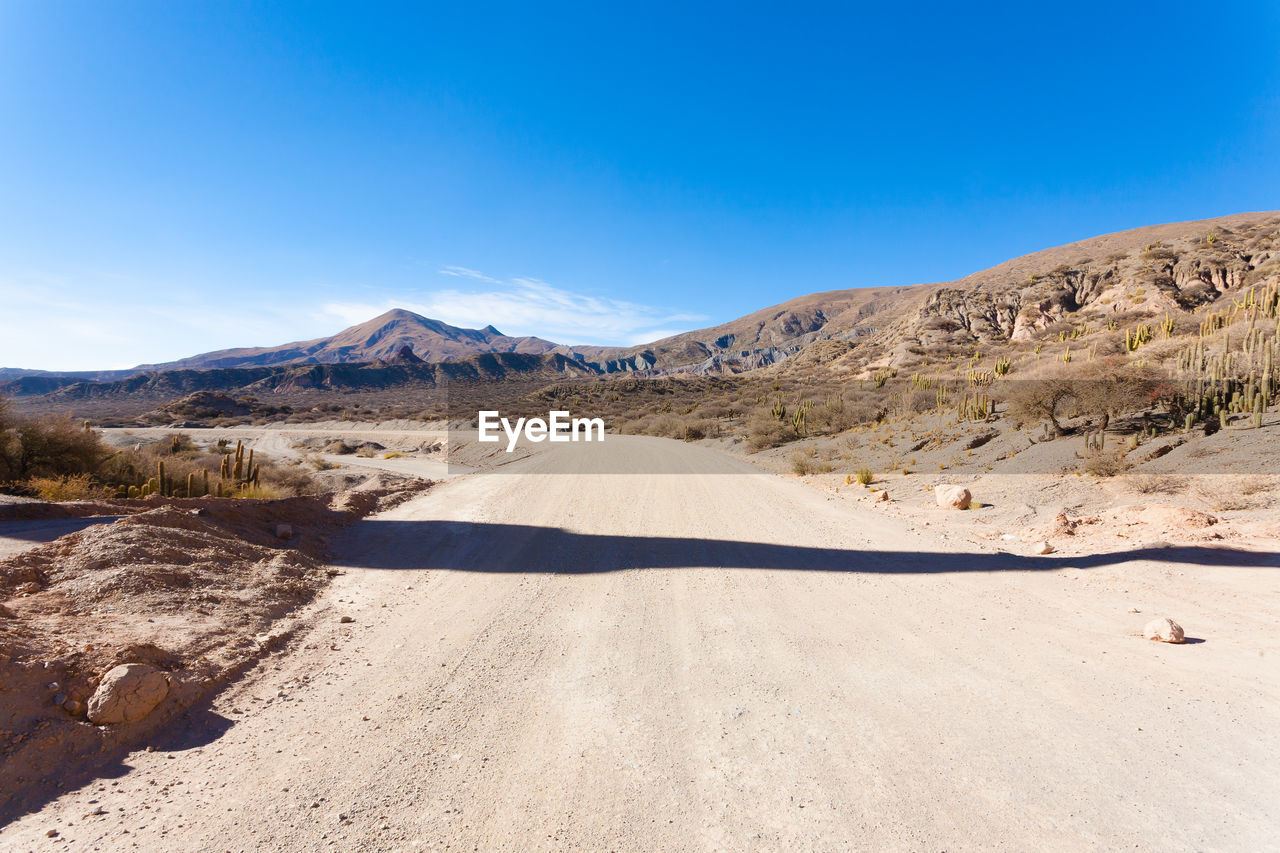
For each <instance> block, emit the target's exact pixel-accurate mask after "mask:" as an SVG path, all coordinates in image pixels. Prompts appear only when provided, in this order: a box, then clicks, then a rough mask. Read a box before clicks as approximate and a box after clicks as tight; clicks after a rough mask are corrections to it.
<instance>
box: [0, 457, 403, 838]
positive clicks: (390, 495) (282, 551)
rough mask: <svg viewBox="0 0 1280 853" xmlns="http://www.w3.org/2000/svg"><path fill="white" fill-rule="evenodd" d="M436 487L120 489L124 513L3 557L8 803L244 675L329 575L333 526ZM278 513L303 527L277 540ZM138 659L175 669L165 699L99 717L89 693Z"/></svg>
mask: <svg viewBox="0 0 1280 853" xmlns="http://www.w3.org/2000/svg"><path fill="white" fill-rule="evenodd" d="M427 485H428V484H426V483H422V482H419V483H417V484H414V485H410V486H404V487H401V488H399V489H395V490H380V491H374V490H371V491H365V492H360V493H358V494H355V495H341V496H314V497H304V498H289V499H285V500H279V501H250V500H215V499H194V500H168V501H162V502H161V501H157V502H155V503H153V504H152V505H150V506H148V505H147V504H148V502H147V501H121V502H119V503H120V504H128V505H129V506H127V507H123V508H116V509H115V511H116V512H117V513H119V512H120V511H122V509H126V510H132V511H133V514H131V515H126V516H125V517H123V518H120V519H119V520H117V521H115V522H114V523H111V524H99V525H95V526H93V527H89V528H86V529H84V530H81V531H78V532H76V533H72V534H69V535H67V536H63V537H61V538H59V539H57V540H55V541H53V542H50V543H47V544H45V545H41V546H39V547H36V548H32V549H30V550H28V551H25V552H23V553H21V554H19V555H17V556H15V557H11V558H9V559H8V560H4V561H0V598H3V599H4V600H3V603H0V608H2V610H0V613H2V614H3V618H0V813H2V812H3V811H4V810H5V808H6V802H7V801H8V800H9V798H10V797H11V796H12V795H14V794H15V793H16V792H22V791H24V789H26V790H30V789H31V788H32V786H34V785H36V784H37V783H38V782H39V781H40V780H42V779H47V778H48V777H49V773H50V771H51V770H52V768H54V767H55V766H57V767H60V768H62V769H63V770H66V769H67V768H68V767H73V766H75V764H76V763H77V762H78V761H85V760H91V761H97V760H105V758H106V757H107V756H108V755H109V754H110V753H112V752H113V751H114V750H116V749H118V748H120V747H123V746H126V745H128V744H130V743H136V742H137V741H138V739H139V738H142V737H145V736H146V735H147V734H148V733H150V732H152V731H155V730H157V729H158V728H160V727H162V726H164V724H165V723H166V722H168V721H169V720H172V719H173V718H174V717H175V716H176V715H178V714H180V713H181V712H182V711H183V710H185V709H186V708H189V707H191V705H192V704H193V703H195V702H198V701H200V700H201V699H203V698H204V697H206V696H208V695H210V694H211V693H212V692H213V691H215V690H216V689H218V688H219V687H220V686H222V685H224V684H226V683H227V682H228V681H229V680H230V679H231V678H233V677H235V676H236V675H238V674H239V673H240V672H242V671H244V669H245V668H247V667H248V666H250V665H251V664H252V663H253V662H254V661H256V660H257V659H258V657H260V656H261V655H262V654H263V653H264V651H265V650H266V648H265V647H266V645H267V643H265V642H264V641H263V640H262V639H261V638H263V637H267V636H273V635H278V634H279V633H280V630H279V628H277V629H276V630H275V631H273V630H272V627H273V623H276V622H277V621H278V620H280V619H281V618H283V617H285V616H287V615H288V614H289V613H291V612H293V611H295V610H296V609H297V608H298V607H299V606H301V605H302V604H305V603H306V602H307V601H309V600H311V598H312V597H313V596H314V595H315V593H316V591H317V590H319V589H320V588H321V587H322V586H324V584H325V583H326V582H327V581H328V574H327V572H326V569H325V566H324V564H323V563H322V562H321V558H322V557H323V555H324V553H325V551H326V549H327V547H328V542H329V536H330V535H331V534H332V533H333V532H335V531H336V530H338V529H340V528H341V527H343V526H345V525H346V524H349V523H351V522H352V521H355V520H357V519H358V518H360V517H361V516H363V515H365V514H368V513H370V512H375V511H378V510H381V509H384V508H387V507H389V506H392V505H394V504H395V503H397V502H399V501H402V500H405V499H407V498H408V497H411V496H413V495H414V494H418V493H420V492H421V491H422V490H423V489H424V488H426V487H427ZM157 504H158V505H157ZM67 511H69V512H73V511H74V510H73V509H72V510H67ZM280 524H288V525H290V526H291V527H292V529H293V531H295V532H296V535H295V536H293V537H292V538H291V539H289V540H287V541H284V540H281V539H279V538H277V537H276V535H275V531H276V528H277V526H278V525H280ZM127 664H146V665H149V666H154V667H155V668H157V669H159V670H163V671H164V672H165V673H167V678H168V681H169V685H170V687H169V689H168V691H167V695H166V696H165V697H164V700H163V701H162V702H160V704H159V706H158V707H157V708H156V709H155V710H154V711H153V712H151V713H149V714H148V715H146V717H145V718H144V719H141V720H137V721H131V722H123V723H119V724H115V725H108V726H95V725H93V724H91V723H90V722H89V721H88V720H87V718H86V716H85V713H86V710H87V709H88V707H89V704H88V703H89V699H90V697H91V696H93V695H94V692H95V691H96V690H97V689H98V688H99V686H100V685H101V682H102V679H103V677H104V675H105V674H106V673H108V672H109V671H110V670H112V669H113V668H115V667H118V666H121V665H127ZM9 806H11V807H12V806H13V804H12V803H10V804H9Z"/></svg>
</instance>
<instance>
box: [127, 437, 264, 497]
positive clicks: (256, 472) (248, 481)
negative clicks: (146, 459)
mask: <svg viewBox="0 0 1280 853" xmlns="http://www.w3.org/2000/svg"><path fill="white" fill-rule="evenodd" d="M180 446H181V438H180V437H178V436H175V437H174V439H173V442H172V444H171V449H172V450H177V449H178V448H179V447H180ZM260 472H261V466H260V465H257V464H254V461H253V450H249V452H248V454H247V455H246V454H245V446H244V442H241V441H237V442H236V450H235V453H234V454H231V453H227V454H224V455H223V457H222V464H221V467H220V469H219V472H218V481H217V483H211V482H210V477H209V471H208V469H205V468H201V469H200V470H199V471H191V472H190V473H188V474H187V479H186V482H185V483H179V484H178V485H177V486H176V487H175V484H174V481H173V476H172V475H171V474H170V473H169V470H168V466H166V465H165V462H164V460H163V459H159V460H156V472H155V475H154V476H152V477H149V478H148V479H147V480H145V481H143V482H139V483H138V484H137V485H132V486H122V487H121V488H120V489H119V491H118V492H117V495H118V496H119V497H122V498H145V497H150V496H151V495H160V496H162V497H167V498H169V497H184V498H200V497H205V496H214V497H219V498H229V497H234V496H235V494H236V492H238V491H240V490H242V489H245V488H249V487H256V486H258V485H259V482H258V480H259V476H260Z"/></svg>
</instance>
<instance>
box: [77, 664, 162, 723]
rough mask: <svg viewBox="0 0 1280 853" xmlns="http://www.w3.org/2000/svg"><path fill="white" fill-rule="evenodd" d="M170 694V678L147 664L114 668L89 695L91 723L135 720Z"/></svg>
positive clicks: (147, 712)
mask: <svg viewBox="0 0 1280 853" xmlns="http://www.w3.org/2000/svg"><path fill="white" fill-rule="evenodd" d="M168 695H169V679H168V677H167V676H166V675H165V674H164V672H162V671H161V670H158V669H156V668H155V667H154V666H151V665H149V664H145V663H126V664H121V665H120V666H117V667H116V668H115V669H112V670H110V671H109V672H108V673H107V674H106V675H104V676H103V677H102V683H101V684H99V685H98V689H97V690H96V691H94V694H93V695H92V696H91V697H89V708H88V717H89V722H91V723H96V724H98V725H104V724H107V723H134V722H137V721H138V720H141V719H142V718H143V717H145V716H146V715H147V714H150V713H151V711H152V710H153V709H154V708H155V707H156V706H157V705H159V704H160V703H161V702H163V701H164V697H165V696H168Z"/></svg>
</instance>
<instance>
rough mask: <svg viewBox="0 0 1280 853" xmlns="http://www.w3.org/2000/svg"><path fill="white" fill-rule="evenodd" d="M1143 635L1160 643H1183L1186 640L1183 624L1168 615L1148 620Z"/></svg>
mask: <svg viewBox="0 0 1280 853" xmlns="http://www.w3.org/2000/svg"><path fill="white" fill-rule="evenodd" d="M1142 636H1144V637H1146V638H1147V639H1148V640H1155V641H1157V642H1160V643H1181V642H1183V641H1184V640H1186V634H1184V633H1183V632H1182V626H1181V625H1179V624H1178V623H1177V622H1174V621H1173V620H1172V619H1170V618H1169V617H1167V616H1163V617H1161V618H1159V619H1152V620H1151V621H1150V622H1148V623H1147V627H1145V628H1143V629H1142Z"/></svg>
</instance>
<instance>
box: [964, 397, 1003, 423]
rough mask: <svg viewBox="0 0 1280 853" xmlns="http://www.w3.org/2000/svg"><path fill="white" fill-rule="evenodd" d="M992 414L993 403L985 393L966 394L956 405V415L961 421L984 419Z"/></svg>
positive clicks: (993, 409)
mask: <svg viewBox="0 0 1280 853" xmlns="http://www.w3.org/2000/svg"><path fill="white" fill-rule="evenodd" d="M993 414H995V405H994V404H993V403H992V402H991V398H990V397H988V396H987V395H986V394H974V395H969V394H966V395H964V397H963V398H961V400H960V402H959V403H958V404H957V406H956V417H957V418H958V419H959V420H962V421H985V420H987V419H988V418H990V417H991V416H992V415H993Z"/></svg>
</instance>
